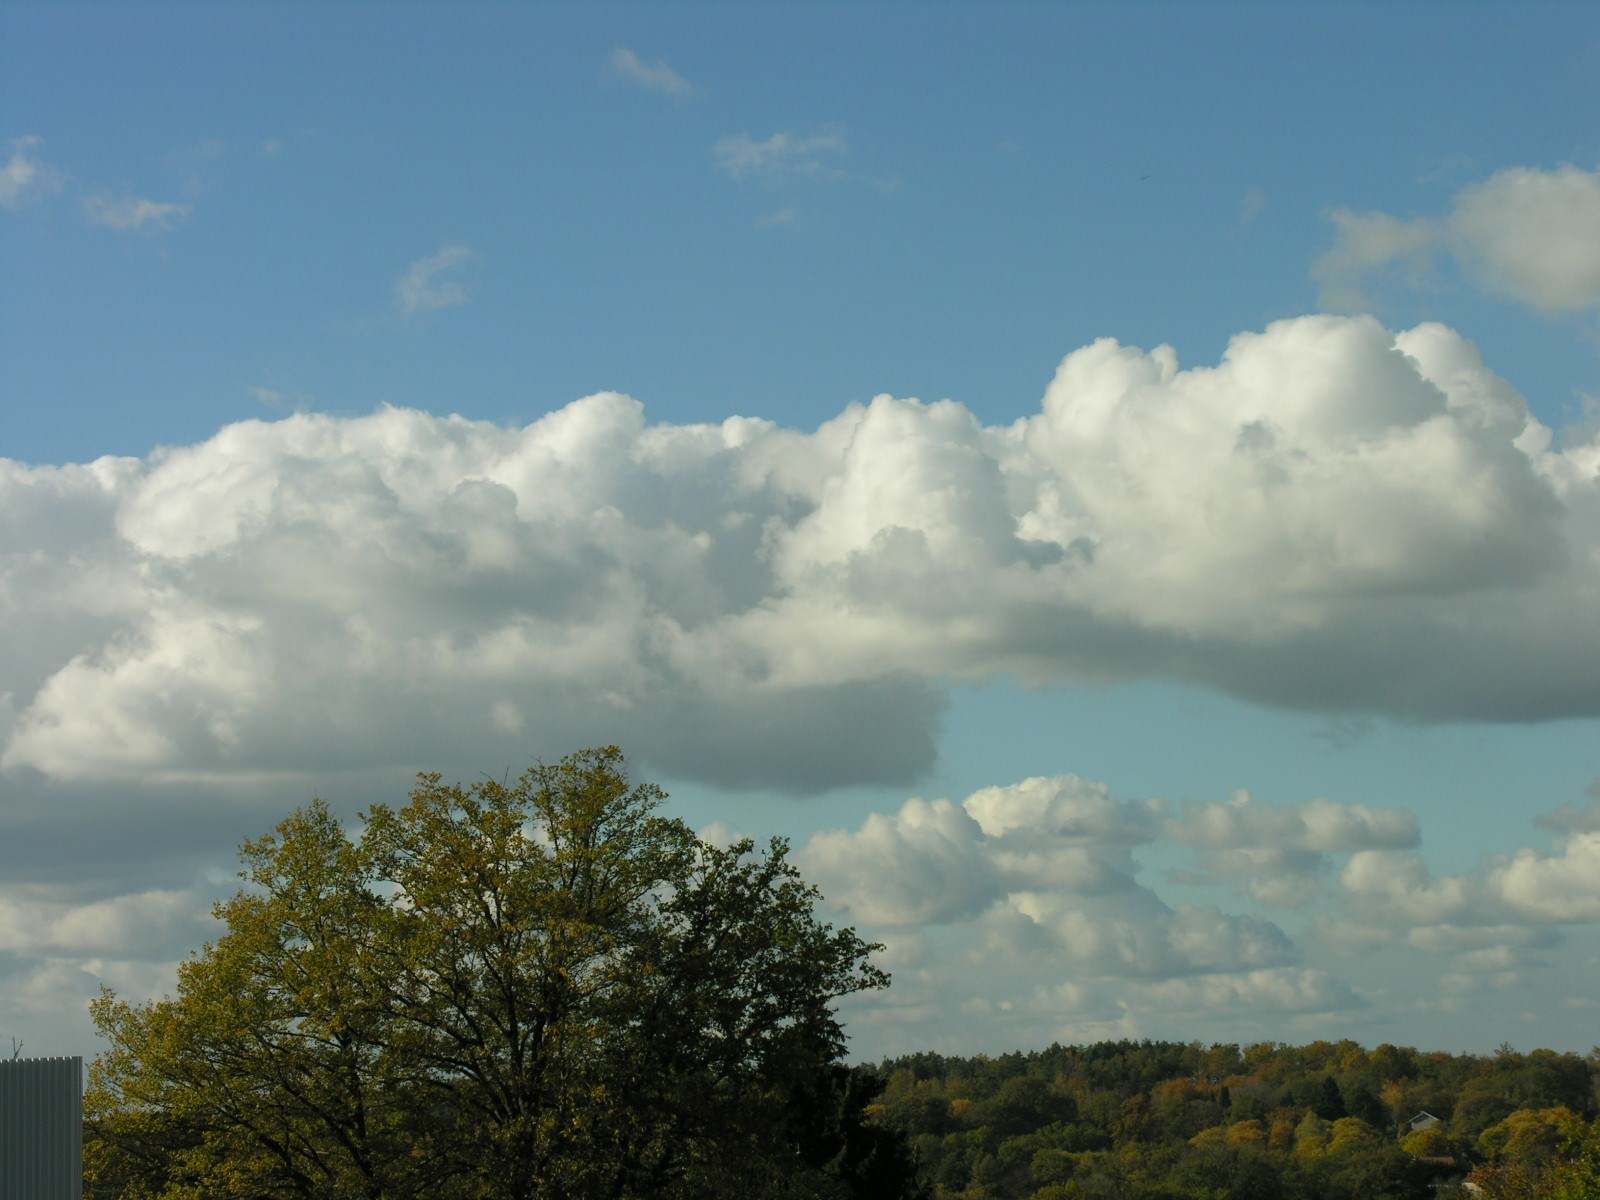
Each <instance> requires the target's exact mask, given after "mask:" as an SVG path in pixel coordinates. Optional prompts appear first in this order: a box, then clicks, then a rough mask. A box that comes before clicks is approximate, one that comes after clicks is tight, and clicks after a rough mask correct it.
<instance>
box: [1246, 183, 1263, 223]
mask: <svg viewBox="0 0 1600 1200" xmlns="http://www.w3.org/2000/svg"><path fill="white" fill-rule="evenodd" d="M1266 207H1267V195H1266V193H1265V192H1263V191H1262V190H1261V189H1260V188H1256V187H1253V188H1251V189H1250V190H1249V191H1247V192H1245V194H1244V198H1243V199H1241V200H1240V201H1239V224H1240V225H1248V224H1250V223H1251V222H1252V221H1254V220H1255V219H1256V218H1257V217H1259V216H1260V215H1261V210H1262V209H1264V208H1266Z"/></svg>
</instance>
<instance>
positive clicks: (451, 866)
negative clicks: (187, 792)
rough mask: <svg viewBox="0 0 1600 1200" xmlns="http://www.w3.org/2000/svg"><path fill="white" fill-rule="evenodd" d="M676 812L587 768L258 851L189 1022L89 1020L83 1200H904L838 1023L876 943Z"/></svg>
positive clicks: (178, 999) (769, 856)
mask: <svg viewBox="0 0 1600 1200" xmlns="http://www.w3.org/2000/svg"><path fill="white" fill-rule="evenodd" d="M663 799H664V794H663V793H662V792H661V791H660V789H659V788H656V787H654V786H652V785H650V784H638V785H633V784H630V783H629V781H628V779H627V776H626V774H625V771H624V766H623V760H622V756H621V754H620V752H619V751H618V750H617V749H616V748H615V747H603V748H599V749H592V750H585V751H582V752H579V753H577V754H573V755H571V756H569V757H567V758H565V759H563V760H562V761H561V762H560V763H558V764H555V765H540V766H535V767H534V768H532V769H530V770H529V771H527V772H526V773H525V774H523V775H522V777H521V778H520V779H518V780H517V782H516V783H515V784H514V785H512V784H505V783H496V782H494V781H492V780H491V781H484V782H481V783H477V784H473V785H471V786H461V785H457V784H447V783H445V782H443V781H442V780H441V778H440V777H439V776H437V775H423V776H420V777H419V780H418V784H417V786H416V788H415V790H414V791H413V792H412V794H411V797H410V800H409V803H407V804H406V805H405V806H404V807H401V808H398V809H395V808H390V807H388V806H385V805H377V806H375V807H373V808H372V809H371V810H370V811H369V812H367V813H366V814H365V815H364V818H365V819H364V822H363V824H362V826H361V828H360V831H359V833H358V835H356V836H354V837H352V836H351V834H350V833H348V832H347V831H346V830H345V829H344V827H343V826H342V825H341V823H340V822H339V821H338V820H337V819H336V818H335V817H334V815H333V814H332V812H331V811H330V809H329V808H328V807H327V806H326V805H325V804H323V803H321V802H314V803H312V804H311V805H309V806H308V807H306V808H303V809H300V810H299V811H297V812H295V813H293V814H292V815H291V816H290V817H288V818H287V819H286V820H284V821H283V822H282V823H281V824H280V825H279V826H278V827H277V830H276V831H275V832H274V833H272V834H270V835H268V836H266V837H263V838H261V839H259V840H256V841H251V842H247V843H245V845H244V846H243V848H242V850H241V859H242V862H243V866H244V869H243V870H242V871H241V872H240V874H241V876H242V877H243V878H244V879H245V881H246V886H245V887H244V888H243V889H242V890H240V891H239V892H238V894H237V895H235V896H234V897H233V898H232V899H230V900H228V901H226V902H224V903H222V904H219V905H218V906H217V910H216V911H217V916H218V917H219V918H220V919H221V920H222V921H223V922H224V923H225V926H226V932H224V933H223V934H222V935H221V936H220V937H219V938H218V940H217V941H216V943H215V944H212V945H207V946H206V947H204V948H203V949H202V950H200V951H199V952H197V953H196V954H194V955H193V956H192V957H191V958H190V959H189V960H188V961H186V962H185V963H183V964H182V965H181V967H180V969H179V975H178V986H177V993H176V995H175V996H171V997H168V998H165V999H162V1000H159V1001H154V1002H149V1003H139V1004H134V1003H128V1002H126V1001H124V1000H121V999H119V998H118V997H116V996H115V995H113V994H112V993H111V992H109V991H107V992H104V993H103V994H102V995H101V997H100V998H99V999H98V1000H97V1001H96V1002H95V1003H94V1005H93V1015H94V1018H95V1021H96V1024H97V1026H98V1028H99V1030H100V1032H101V1034H102V1035H103V1036H104V1038H105V1039H106V1041H107V1043H108V1046H109V1048H108V1049H107V1050H106V1052H105V1053H104V1054H102V1055H101V1056H100V1057H99V1058H98V1059H97V1060H96V1061H95V1063H94V1064H93V1066H92V1067H91V1071H90V1086H89V1092H88V1095H87V1097H86V1111H87V1114H88V1117H89V1130H88V1137H87V1139H86V1161H87V1169H88V1177H89V1182H90V1186H91V1191H92V1192H93V1193H94V1194H100V1195H116V1196H125V1197H129V1198H130V1200H134V1198H150V1200H157V1198H159V1200H178V1198H180V1197H181V1198H183V1200H199V1198H201V1197H212V1196H216V1197H223V1196H226V1197H233V1198H248V1197H261V1198H268V1197H273V1198H276V1197H329V1198H334V1200H341V1198H344V1197H350V1198H352V1200H354V1198H360V1200H391V1198H404V1197H421V1196H427V1197H443V1198H447V1200H448V1198H453V1197H463V1198H465V1197H473V1198H482V1200H502V1198H504V1200H546V1198H556V1197H559V1198H562V1200H569V1198H570V1200H587V1198H590V1197H616V1198H618V1200H622V1198H627V1197H679V1196H682V1197H688V1196H696V1197H716V1196H740V1197H784V1196H796V1197H798V1196H806V1197H827V1196H838V1197H848V1196H874V1197H879V1196H882V1197H895V1196H911V1195H915V1194H917V1193H916V1185H915V1183H914V1175H915V1172H914V1169H913V1165H912V1162H911V1159H910V1156H909V1152H908V1150H907V1149H906V1142H905V1140H904V1138H903V1136H901V1135H898V1134H894V1133H891V1132H889V1131H888V1130H886V1129H883V1128H880V1127H877V1126H874V1125H872V1124H870V1123H868V1122H866V1121H864V1120H863V1116H862V1114H863V1112H864V1110H865V1109H866V1106H867V1104H868V1102H869V1101H870V1100H871V1099H872V1098H873V1096H874V1094H875V1091H876V1082H875V1081H874V1080H873V1079H872V1078H871V1077H870V1076H868V1075H866V1074H864V1073H861V1072H852V1071H851V1070H849V1069H848V1068H846V1067H845V1066H844V1065H843V1064H842V1061H841V1059H842V1054H843V1050H844V1035H843V1030H842V1028H841V1026H840V1024H839V1022H838V1019H837V1017H836V1015H835V1012H834V1009H833V1003H832V1002H833V1001H834V1000H836V999H837V998H838V997H841V996H844V995H846V994H849V993H852V992H856V991H859V990H862V989H869V988H877V987H882V986H884V985H885V984H886V983H887V982H888V980H887V976H886V975H884V973H883V972H882V971H880V970H879V969H877V968H876V967H875V966H873V965H872V963H871V954H872V952H873V951H874V950H876V949H877V947H875V946H872V945H868V944H867V943H865V942H863V941H862V940H861V939H860V938H859V937H857V935H856V934H855V932H854V931H853V930H851V929H835V928H833V927H831V926H829V925H827V924H825V923H823V922H822V921H820V920H819V919H818V917H817V916H816V914H815V911H814V904H815V901H816V900H817V894H816V892H815V890H814V889H812V888H811V887H810V886H808V885H807V884H806V883H805V882H804V880H802V879H801V878H800V876H799V874H798V872H797V871H796V869H795V868H794V866H793V865H792V864H791V863H790V862H789V860H788V856H787V854H788V847H787V845H786V843H784V842H783V841H782V840H779V839H775V840H774V841H772V842H771V843H770V844H769V845H767V846H766V847H764V848H760V849H758V848H757V847H756V846H754V845H753V844H752V843H751V842H749V841H748V840H746V841H741V842H739V843H736V844H734V845H732V846H727V847H721V846H717V845H714V844H711V843H708V842H706V841H703V840H701V839H700V838H698V837H696V836H695V834H694V833H693V831H692V830H690V829H689V828H688V827H687V826H686V825H685V824H684V823H683V822H681V821H678V820H675V819H671V818H668V817H665V816H663V815H662V814H661V812H660V807H661V803H662V801H663Z"/></svg>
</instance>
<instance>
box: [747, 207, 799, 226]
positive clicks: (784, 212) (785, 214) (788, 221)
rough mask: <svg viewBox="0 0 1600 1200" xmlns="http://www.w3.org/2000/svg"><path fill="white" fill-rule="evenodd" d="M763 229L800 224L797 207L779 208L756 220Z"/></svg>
mask: <svg viewBox="0 0 1600 1200" xmlns="http://www.w3.org/2000/svg"><path fill="white" fill-rule="evenodd" d="M756 224H758V225H760V226H761V228H763V229H779V228H783V227H786V226H787V227H792V226H795V225H798V224H800V210H799V209H798V208H793V207H790V208H780V209H778V210H777V211H776V212H770V213H768V214H767V215H766V216H764V217H762V218H761V220H759V221H758V222H756Z"/></svg>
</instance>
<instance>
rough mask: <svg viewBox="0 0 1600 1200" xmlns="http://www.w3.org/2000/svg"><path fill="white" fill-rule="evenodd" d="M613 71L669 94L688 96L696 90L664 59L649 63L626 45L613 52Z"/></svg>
mask: <svg viewBox="0 0 1600 1200" xmlns="http://www.w3.org/2000/svg"><path fill="white" fill-rule="evenodd" d="M611 72H612V74H614V75H617V76H619V77H620V78H622V79H626V80H628V81H629V82H630V83H636V84H638V85H639V86H640V87H642V88H645V89H647V90H649V91H652V92H661V93H662V94H663V95H667V96H687V95H688V94H689V93H690V92H692V91H693V90H694V88H693V86H691V84H690V83H689V81H688V80H687V79H685V78H684V77H683V76H682V75H679V74H678V73H677V72H676V71H674V70H673V69H672V68H671V67H669V66H667V64H666V63H665V62H664V61H663V60H662V59H659V58H658V59H656V61H655V62H653V63H647V62H645V61H644V59H642V58H640V57H639V56H638V55H637V54H635V53H634V52H633V51H632V50H630V49H628V48H627V47H626V46H618V47H617V48H616V49H615V50H613V51H612V52H611Z"/></svg>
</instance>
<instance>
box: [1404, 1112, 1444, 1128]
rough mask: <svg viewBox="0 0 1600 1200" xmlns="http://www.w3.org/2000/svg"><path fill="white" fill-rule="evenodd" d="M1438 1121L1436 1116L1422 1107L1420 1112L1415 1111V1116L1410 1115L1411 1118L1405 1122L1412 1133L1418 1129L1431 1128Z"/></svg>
mask: <svg viewBox="0 0 1600 1200" xmlns="http://www.w3.org/2000/svg"><path fill="white" fill-rule="evenodd" d="M1439 1123H1440V1122H1439V1118H1438V1117H1436V1116H1434V1115H1433V1114H1432V1113H1431V1112H1428V1111H1427V1110H1426V1109H1423V1110H1422V1111H1421V1112H1419V1113H1417V1115H1416V1116H1414V1117H1412V1118H1411V1120H1409V1121H1407V1122H1406V1128H1407V1129H1409V1130H1410V1131H1411V1132H1412V1133H1415V1132H1416V1131H1417V1130H1419V1129H1432V1128H1433V1127H1434V1126H1435V1125H1437V1124H1439Z"/></svg>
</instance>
